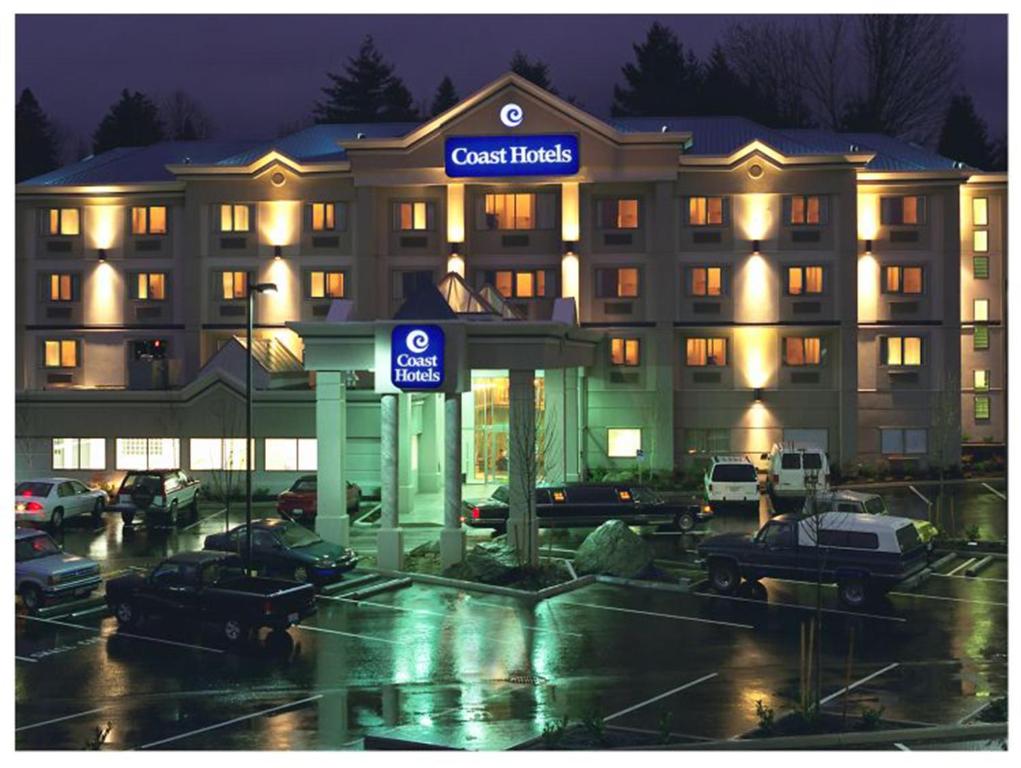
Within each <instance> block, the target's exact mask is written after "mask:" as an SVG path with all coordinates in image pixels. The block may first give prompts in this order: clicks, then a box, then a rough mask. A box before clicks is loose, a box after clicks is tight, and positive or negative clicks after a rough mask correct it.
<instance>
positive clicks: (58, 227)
mask: <svg viewBox="0 0 1021 768" xmlns="http://www.w3.org/2000/svg"><path fill="white" fill-rule="evenodd" d="M47 221H48V226H47V230H46V231H47V233H48V234H50V235H53V236H58V237H74V236H75V235H80V234H81V212H80V211H79V210H78V209H77V208H50V209H49V214H48V216H47Z"/></svg>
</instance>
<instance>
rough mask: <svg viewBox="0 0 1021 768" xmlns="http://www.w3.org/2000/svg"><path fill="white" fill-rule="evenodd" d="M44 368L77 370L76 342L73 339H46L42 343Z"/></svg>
mask: <svg viewBox="0 0 1021 768" xmlns="http://www.w3.org/2000/svg"><path fill="white" fill-rule="evenodd" d="M43 353H44V354H43V365H44V366H45V367H46V368H77V367H78V342H77V341H75V340H74V339H47V340H46V341H44V342H43Z"/></svg>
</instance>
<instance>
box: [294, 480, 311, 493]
mask: <svg viewBox="0 0 1021 768" xmlns="http://www.w3.org/2000/svg"><path fill="white" fill-rule="evenodd" d="M315 490H316V479H315V478H314V477H299V478H298V479H297V480H295V481H294V485H292V486H291V491H292V492H294V493H315Z"/></svg>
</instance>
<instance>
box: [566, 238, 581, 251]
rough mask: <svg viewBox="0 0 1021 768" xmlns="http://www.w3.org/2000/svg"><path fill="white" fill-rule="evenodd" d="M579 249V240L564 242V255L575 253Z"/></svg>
mask: <svg viewBox="0 0 1021 768" xmlns="http://www.w3.org/2000/svg"><path fill="white" fill-rule="evenodd" d="M577 249H578V241H577V240H564V253H574V252H575V251H576V250H577Z"/></svg>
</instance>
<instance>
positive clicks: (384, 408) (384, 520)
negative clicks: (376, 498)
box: [376, 395, 404, 571]
mask: <svg viewBox="0 0 1021 768" xmlns="http://www.w3.org/2000/svg"><path fill="white" fill-rule="evenodd" d="M379 424H380V438H379V479H380V496H381V502H382V504H381V510H380V518H379V533H378V535H377V538H376V564H377V565H378V566H379V567H380V568H386V569H389V570H397V571H399V570H400V569H401V567H402V566H403V565H404V547H403V542H402V535H401V529H400V527H399V523H398V514H397V509H398V507H397V465H398V461H397V453H398V446H397V428H398V416H397V395H383V396H382V397H381V398H380V400H379Z"/></svg>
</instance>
